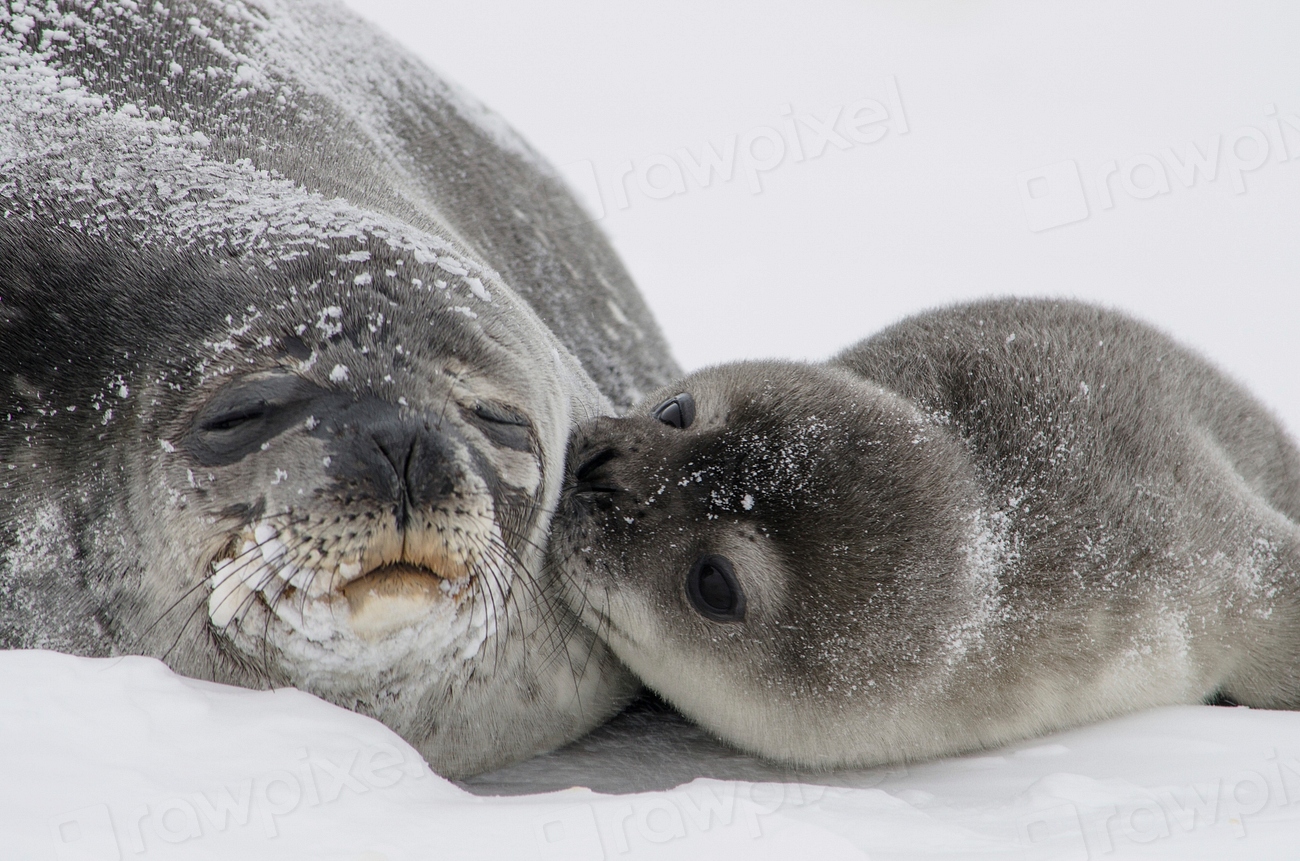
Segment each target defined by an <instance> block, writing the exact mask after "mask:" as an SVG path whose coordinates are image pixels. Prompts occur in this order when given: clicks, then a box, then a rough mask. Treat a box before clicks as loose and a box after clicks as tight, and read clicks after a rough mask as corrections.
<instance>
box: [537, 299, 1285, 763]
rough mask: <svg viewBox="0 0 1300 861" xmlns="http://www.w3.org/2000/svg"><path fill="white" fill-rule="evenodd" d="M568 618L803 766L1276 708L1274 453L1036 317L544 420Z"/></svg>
mask: <svg viewBox="0 0 1300 861" xmlns="http://www.w3.org/2000/svg"><path fill="white" fill-rule="evenodd" d="M572 446H573V450H572V459H571V463H572V467H571V474H570V477H569V483H568V485H567V487H566V491H565V494H564V500H563V502H562V505H561V509H560V515H559V519H558V522H559V523H560V524H561V530H560V532H559V533H558V534H557V536H556V537H555V538H554V539H553V541H554V544H553V546H554V548H555V551H556V555H557V559H558V560H560V562H561V563H562V566H561V567H562V579H563V581H564V583H565V585H566V590H567V592H566V594H567V598H568V600H569V602H570V603H571V605H572V606H573V608H574V609H575V610H576V611H578V612H580V613H581V614H582V616H583V618H585V619H586V620H587V622H588V624H590V625H591V626H592V627H594V628H596V629H597V630H598V631H599V633H600V634H601V636H603V637H604V638H605V639H607V641H608V642H609V643H610V644H611V646H612V647H613V649H614V651H615V652H616V653H617V654H618V655H619V657H621V658H622V659H623V660H624V661H625V662H626V663H627V664H628V666H629V667H631V668H632V670H633V671H635V672H636V673H637V674H638V675H640V676H641V678H642V679H644V680H645V681H646V683H647V684H648V685H650V686H651V687H652V688H654V689H655V690H657V691H659V692H660V693H661V694H662V695H663V696H664V697H665V698H667V699H668V700H670V701H671V702H672V703H673V704H675V705H676V706H677V707H679V708H680V709H681V710H682V711H683V712H684V713H685V714H686V715H688V716H689V717H692V718H694V719H695V720H697V721H699V722H700V723H701V724H703V725H704V726H705V727H706V728H708V729H710V730H712V731H713V732H715V733H717V734H718V735H719V736H720V737H721V738H723V739H725V740H727V741H730V742H731V743H733V744H735V745H737V746H740V747H742V748H744V749H746V750H749V751H751V752H755V753H758V754H760V755H763V756H765V757H769V758H772V759H775V760H780V761H783V762H786V763H791V764H796V765H800V766H812V767H839V766H860V765H870V764H876V763H884V762H890V761H899V760H912V759H921V758H926V757H933V756H937V755H942V754H949V753H956V752H960V751H966V750H973V749H977V748H984V747H990V746H994V745H998V744H1001V743H1004V742H1007V741H1011V740H1014V739H1022V738H1026V737H1030V736H1034V735H1037V734H1040V733H1045V732H1048V731H1051V730H1055V729H1058V728H1063V727H1068V726H1071V725H1076V724H1081V723H1084V722H1087V721H1093V720H1098V719H1101V718H1105V717H1109V716H1112V715H1117V714H1121V713H1124V712H1129V711H1133V710H1135V709H1141V708H1147V707H1152V706H1160V705H1169V704H1176V703H1199V702H1204V701H1206V700H1207V699H1212V698H1215V697H1223V698H1227V699H1230V700H1232V701H1235V702H1237V703H1243V704H1246V705H1250V706H1257V707H1262V708H1295V707H1297V706H1300V455H1298V454H1297V450H1296V447H1295V446H1294V445H1293V443H1292V442H1291V440H1290V439H1288V437H1287V435H1286V433H1285V431H1284V430H1283V428H1282V427H1281V426H1280V425H1279V424H1278V422H1277V421H1276V420H1274V419H1273V418H1272V417H1271V416H1270V415H1269V414H1268V413H1267V412H1266V410H1265V409H1264V408H1263V407H1261V406H1260V405H1259V403H1258V402H1256V401H1255V400H1254V399H1253V398H1252V397H1251V396H1250V395H1249V394H1248V393H1247V392H1246V391H1244V390H1243V389H1242V388H1241V387H1240V386H1238V385H1237V384H1235V383H1233V382H1232V381H1231V380H1229V379H1227V378H1226V377H1225V376H1224V375H1223V374H1221V373H1220V372H1218V371H1217V370H1215V369H1214V368H1213V367H1211V366H1210V365H1209V364H1208V363H1207V362H1205V361H1203V360H1202V359H1201V358H1199V357H1198V356H1196V355H1195V354H1193V353H1192V352H1190V351H1189V350H1187V349H1185V348H1183V347H1181V346H1179V345H1178V344H1176V343H1174V342H1173V341H1171V340H1170V339H1169V338H1167V337H1165V336H1164V335H1162V334H1160V333H1159V332H1157V331H1155V330H1153V329H1152V328H1150V327H1148V326H1146V325H1144V324H1141V323H1139V322H1136V321H1134V320H1132V319H1130V318H1128V317H1125V316H1122V315H1120V314H1118V313H1114V312H1110V311H1106V310H1102V309H1100V308H1096V307H1091V306H1088V305H1082V304H1074V303H1070V302H1051V301H990V302H983V303H979V304H973V305H965V306H961V307H956V308H952V309H948V310H941V311H936V312H932V313H926V314H921V315H919V316H916V317H913V318H911V319H909V320H906V321H904V322H902V323H899V324H898V325H896V326H894V327H892V328H890V329H888V330H886V331H884V332H883V333H881V334H879V335H877V336H875V337H873V338H870V339H868V340H866V341H864V342H862V343H860V344H858V345H857V346H855V347H852V348H851V349H849V350H847V351H846V352H844V353H842V354H841V355H839V356H838V357H836V358H834V359H833V360H831V361H829V362H827V363H825V364H822V365H810V364H798V363H788V362H746V363H741V364H737V365H730V366H722V367H717V368H713V369H709V370H705V371H701V372H699V373H697V374H695V375H693V376H689V377H687V378H686V379H685V380H683V381H681V382H678V383H675V384H673V385H672V386H671V387H668V388H665V389H662V390H661V391H660V392H658V393H656V394H655V395H654V396H652V397H651V399H650V401H649V403H648V404H647V405H645V406H643V407H641V408H639V409H637V410H635V411H634V414H633V415H630V416H628V417H625V418H598V419H595V420H594V421H591V422H588V423H584V425H583V426H582V427H581V428H580V430H579V431H578V432H577V433H576V434H575V437H574V440H573V443H572Z"/></svg>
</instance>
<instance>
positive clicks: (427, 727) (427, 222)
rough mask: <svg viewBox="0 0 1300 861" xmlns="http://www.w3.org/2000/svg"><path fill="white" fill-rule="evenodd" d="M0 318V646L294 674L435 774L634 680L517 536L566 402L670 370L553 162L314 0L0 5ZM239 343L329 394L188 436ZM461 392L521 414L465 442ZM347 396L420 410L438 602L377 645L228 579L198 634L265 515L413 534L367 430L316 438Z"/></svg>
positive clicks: (586, 408)
mask: <svg viewBox="0 0 1300 861" xmlns="http://www.w3.org/2000/svg"><path fill="white" fill-rule="evenodd" d="M0 345H2V346H0V646H3V647H6V648H20V647H21V648H49V649H58V650H63V651H68V652H74V653H78V654H87V655H108V654H124V653H129V654H144V655H152V656H156V657H159V658H162V659H164V660H166V661H167V662H168V664H169V665H170V666H172V667H173V668H175V669H177V670H178V671H180V672H182V673H186V674H189V675H193V676H198V677H201V678H208V679H214V680H218V681H223V682H230V683H235V684H242V685H251V686H270V685H286V684H292V685H296V686H299V687H301V688H303V689H305V690H308V691H312V692H314V693H317V694H319V695H321V696H323V697H326V698H328V699H330V700H332V701H333V702H336V703H339V704H341V705H344V706H346V707H349V708H353V709H357V710H359V711H362V712H365V713H367V714H370V715H373V716H375V717H377V718H379V719H381V720H383V721H385V722H387V723H388V724H389V725H390V726H392V727H393V728H394V729H395V730H397V731H398V732H400V733H401V734H402V735H404V736H405V737H406V738H407V739H408V740H409V741H410V742H411V743H412V744H414V745H415V746H416V747H417V748H418V749H419V750H420V751H421V752H422V753H423V754H424V755H425V756H426V758H428V760H429V762H430V763H431V764H432V765H433V766H434V767H435V768H436V769H437V770H439V771H440V772H442V773H444V774H447V775H463V774H469V773H473V772H476V771H481V770H483V769H486V768H491V767H495V766H499V765H501V764H503V763H506V762H510V761H512V760H515V759H518V758H521V757H526V756H529V755H531V754H534V753H536V752H538V751H541V750H546V749H549V748H552V747H554V746H556V745H559V744H561V743H563V742H564V741H566V740H567V739H571V738H573V737H575V736H576V735H579V734H580V733H582V732H584V731H585V730H586V729H588V728H589V727H591V726H593V725H594V724H596V723H598V722H600V721H602V720H604V719H605V718H606V717H607V716H608V715H609V714H610V713H611V712H613V711H615V710H617V708H618V707H619V706H620V705H621V704H622V703H623V702H624V700H625V699H626V698H627V696H629V695H630V694H631V692H632V690H633V689H634V687H635V683H634V681H633V680H632V679H631V678H630V677H629V675H628V674H627V672H626V670H625V669H624V668H622V667H621V666H620V665H619V664H618V663H617V661H615V660H613V659H612V658H611V657H610V656H609V654H608V651H607V650H606V649H605V647H604V646H602V645H601V644H600V643H599V642H597V641H595V640H594V639H593V637H592V635H591V633H590V632H589V631H585V630H584V629H582V627H581V626H580V625H578V624H576V622H575V620H574V619H573V617H572V615H571V614H570V613H569V612H568V611H567V610H566V609H565V608H564V606H563V605H562V604H561V603H560V602H559V601H558V600H556V599H555V598H554V596H553V595H552V593H551V591H550V585H549V584H548V583H547V582H545V579H544V575H543V572H542V570H541V569H542V564H541V560H542V554H543V551H544V545H545V542H546V536H547V533H548V529H549V517H550V513H551V510H552V508H553V506H554V502H555V500H556V498H557V496H558V491H559V484H560V478H561V475H562V464H563V457H564V451H565V442H566V439H567V435H568V432H569V429H570V427H571V425H572V423H573V422H574V421H576V419H577V418H580V417H588V416H591V415H594V414H599V413H607V412H613V411H615V410H618V409H621V408H625V407H626V406H627V405H629V404H631V403H632V402H634V401H635V400H637V399H638V398H639V397H640V395H641V393H642V392H643V391H645V390H647V389H649V388H653V387H655V386H657V385H660V384H662V383H663V381H665V380H667V379H669V378H671V377H672V376H673V375H674V374H676V373H677V371H676V368H675V366H674V364H673V362H672V359H671V357H670V356H669V353H668V351H667V348H666V346H665V345H664V342H663V340H662V337H661V336H660V334H659V332H658V329H657V327H656V325H655V323H654V321H653V320H652V319H651V317H650V315H649V312H648V311H647V309H646V308H645V305H644V303H643V302H642V301H641V299H640V297H639V295H638V294H637V292H636V290H635V287H634V286H633V284H632V283H631V281H630V279H629V278H628V276H627V274H626V272H625V271H624V270H623V268H622V266H621V265H620V264H619V262H618V260H617V259H616V258H615V256H614V254H613V252H612V251H611V249H610V247H609V246H608V244H607V243H606V242H605V240H604V239H603V237H602V236H601V235H600V234H599V232H598V231H597V230H596V229H594V228H593V226H592V225H591V224H590V223H588V221H587V219H586V217H585V216H583V215H582V213H581V211H580V209H579V207H578V205H577V204H576V202H575V201H574V200H573V199H572V197H571V196H570V195H569V194H568V193H567V191H566V190H565V189H564V187H563V185H562V183H561V182H560V181H559V179H558V177H557V175H556V174H555V173H554V171H553V170H552V169H550V168H549V167H548V166H547V165H545V164H544V163H543V162H542V160H541V159H540V158H538V157H537V156H536V154H535V153H533V152H532V150H531V149H530V148H529V147H528V146H527V145H526V144H525V143H523V142H522V141H520V140H519V139H518V137H517V136H515V135H514V133H513V132H511V131H510V130H509V129H508V128H506V127H505V126H504V124H503V123H501V121H500V120H499V119H497V118H496V117H494V116H492V115H491V114H490V113H489V112H488V111H486V110H485V109H484V108H482V107H481V106H479V105H477V104H476V103H475V102H474V101H473V100H472V99H469V98H467V97H466V96H464V95H463V94H461V93H459V92H457V91H456V90H455V89H453V88H452V87H450V86H448V85H447V84H445V83H444V82H442V81H440V80H438V79H437V78H436V77H434V76H433V75H432V74H431V73H430V72H429V71H428V70H427V69H426V68H424V67H423V66H422V65H421V64H420V63H419V62H418V61H416V60H414V58H412V57H411V56H410V55H408V54H407V53H406V52H405V51H403V50H401V49H399V48H397V47H396V46H395V45H393V44H391V43H390V42H388V41H387V40H386V39H384V38H383V37H382V36H380V35H379V34H377V33H375V32H374V31H373V30H372V29H371V28H370V27H368V26H367V25H366V24H365V23H363V22H361V21H359V20H358V19H356V18H355V16H353V15H351V14H350V13H348V12H347V11H346V10H345V9H343V8H341V7H340V6H339V5H337V4H334V3H316V2H287V3H286V2H279V0H255V2H241V0H234V2H224V0H223V2H204V0H174V2H173V0H167V2H164V3H153V4H151V3H133V2H118V0H103V2H72V0H69V2H60V0H50V2H41V3H29V4H13V3H3V2H0ZM259 374H279V375H281V376H285V375H288V376H293V377H295V378H296V379H298V380H300V381H301V382H302V383H303V385H305V386H309V387H310V390H311V391H312V392H313V393H314V394H313V395H312V397H313V398H315V399H316V400H314V401H312V402H313V403H317V404H322V405H326V404H333V405H335V407H337V410H336V411H335V412H333V413H331V414H322V415H313V416H310V417H304V416H299V417H298V419H300V420H303V419H305V424H304V421H297V422H295V424H294V425H293V427H285V428H282V429H281V431H282V432H279V433H277V434H276V435H275V436H274V437H273V438H270V439H268V441H267V444H266V445H265V446H263V447H262V449H261V450H257V449H256V447H254V448H253V449H252V450H250V451H248V452H245V453H243V454H242V455H241V456H240V457H239V458H238V459H237V460H236V461H234V462H222V463H210V462H209V463H205V462H203V461H202V458H198V457H196V456H195V453H194V451H193V450H192V449H190V448H188V447H187V445H188V444H187V442H186V440H187V439H188V438H189V437H188V435H189V434H191V433H192V432H193V429H194V422H195V420H196V419H195V417H196V415H198V414H199V413H200V411H201V410H202V409H203V408H204V406H205V405H206V404H209V403H211V399H212V398H213V397H214V396H215V395H216V394H217V393H219V392H222V391H225V390H227V389H228V387H230V386H232V385H238V384H239V383H240V381H243V380H248V379H251V378H253V377H255V376H256V375H259ZM484 400H490V401H493V402H500V403H504V404H506V405H507V406H508V407H509V409H511V410H513V411H516V412H518V413H519V414H521V415H523V416H525V417H526V419H527V422H526V424H527V430H526V431H523V430H518V429H516V430H517V432H518V433H520V434H526V435H527V436H526V443H522V444H521V443H518V441H516V442H515V443H514V444H512V445H498V444H496V443H495V442H494V441H493V438H492V432H491V430H490V429H488V430H485V428H484V424H483V422H481V421H478V422H476V420H475V413H474V410H475V408H476V404H478V403H480V402H481V401H484ZM348 410H350V411H351V412H350V413H349V414H350V415H353V416H355V415H361V414H366V413H368V412H383V411H387V412H388V413H391V414H392V415H393V416H395V417H398V418H400V420H402V421H406V422H423V423H424V425H425V426H426V427H436V428H438V431H439V432H440V433H441V432H445V437H446V440H447V444H446V448H447V451H449V452H452V455H449V460H450V462H451V466H450V467H449V471H448V473H447V475H445V476H442V478H444V479H445V480H446V481H447V483H448V487H450V488H451V490H450V491H449V495H448V496H447V498H448V499H453V500H455V502H454V503H451V502H448V503H444V504H443V505H442V507H441V508H437V509H436V510H427V511H419V512H416V515H417V516H421V515H422V517H423V519H422V520H421V522H422V523H423V527H424V528H423V532H422V533H421V535H420V536H418V540H419V541H420V542H423V543H424V545H426V546H425V547H424V550H425V551H427V552H426V553H425V555H426V556H433V557H438V558H444V559H449V560H451V561H452V562H453V563H455V564H454V565H453V566H452V567H453V568H455V569H456V570H455V571H454V573H456V574H460V573H463V572H462V571H460V567H461V563H462V562H463V563H464V565H466V566H470V567H473V566H474V565H477V568H475V569H474V572H473V573H474V574H475V575H476V577H477V579H476V581H475V582H476V583H477V584H478V585H477V586H475V587H474V591H472V594H471V597H469V598H466V599H464V600H461V603H460V604H458V605H456V606H455V607H454V608H452V609H448V607H449V606H450V601H444V602H443V604H444V606H443V609H445V610H447V612H448V614H449V616H450V620H449V621H447V623H446V625H442V623H441V622H440V621H439V619H437V618H431V619H427V620H425V622H424V624H422V625H413V626H409V627H407V628H404V629H402V630H400V631H397V632H395V633H390V635H388V636H386V637H385V638H383V639H382V640H381V641H377V642H372V641H370V640H365V639H364V638H358V637H356V636H353V635H352V634H351V633H349V632H348V631H347V625H346V624H345V622H346V619H345V618H343V619H341V620H340V621H339V623H338V624H337V625H336V626H334V630H333V633H334V634H336V635H337V638H336V639H334V640H329V639H328V637H327V636H326V635H321V637H324V638H325V639H326V640H328V642H325V644H324V645H322V644H321V642H318V641H317V640H310V638H307V639H304V638H303V637H302V636H299V635H298V633H297V632H295V631H294V630H288V629H284V628H282V626H279V623H278V622H277V621H276V620H275V619H274V618H273V617H272V616H271V615H269V614H267V613H266V612H265V608H264V607H261V606H259V605H256V604H249V605H245V606H242V607H241V608H240V612H241V613H245V611H249V612H253V613H254V614H256V613H261V615H260V616H257V615H254V616H253V617H252V618H251V619H250V618H249V616H247V615H244V617H243V621H244V622H245V624H244V625H243V627H242V628H239V629H238V630H237V631H236V630H235V628H233V627H232V628H229V629H222V630H217V629H216V628H215V627H214V625H213V624H211V623H210V617H209V613H208V608H207V606H206V601H207V597H208V593H209V591H210V586H209V585H208V578H209V577H210V576H211V575H212V574H213V568H214V564H215V562H216V561H217V560H219V559H220V558H221V557H222V554H228V553H229V552H233V551H229V550H228V549H227V548H229V547H232V546H234V547H237V546H238V540H239V538H238V537H239V535H240V534H241V531H244V532H246V531H247V530H249V529H250V528H252V526H253V524H254V523H257V522H258V521H259V520H261V519H262V518H267V519H269V520H272V521H274V525H275V526H277V528H280V529H281V530H282V531H281V535H282V536H284V537H285V540H286V541H290V543H293V544H294V552H302V553H304V554H305V553H306V552H307V551H306V548H307V547H308V546H314V547H321V548H326V549H328V550H330V551H331V552H334V553H335V555H337V554H338V553H351V554H353V555H361V556H362V557H363V558H364V554H365V553H366V552H368V551H367V550H366V545H367V542H369V543H370V544H371V545H374V544H377V543H384V544H386V545H388V546H389V547H390V548H391V547H396V548H397V549H396V550H395V551H392V552H391V553H389V552H387V551H385V554H379V555H381V556H383V559H382V560H381V561H383V563H384V564H390V563H392V561H393V560H392V559H391V558H390V557H391V556H393V555H394V554H400V553H405V552H406V548H405V545H404V543H403V542H404V541H405V540H406V539H410V542H411V543H415V542H416V540H417V539H416V537H412V533H411V532H410V531H408V532H407V533H404V534H403V535H395V534H394V529H393V528H392V526H393V524H392V522H390V521H393V520H394V515H393V513H392V511H390V510H389V509H387V508H384V507H382V506H380V505H379V504H378V503H377V502H376V500H375V498H372V497H368V496H366V494H365V493H362V492H358V491H356V490H355V488H353V487H352V486H351V485H349V484H348V483H347V482H346V481H345V480H344V479H342V478H340V475H341V473H340V469H341V467H342V466H343V465H344V461H346V460H347V458H348V457H349V456H350V455H357V456H358V457H362V456H363V454H364V456H366V457H375V456H377V455H375V453H374V452H373V451H370V450H369V449H367V452H366V453H359V452H360V447H363V444H365V443H367V440H365V439H364V438H361V439H359V441H358V442H357V446H358V447H356V448H348V447H347V446H346V445H345V444H344V443H342V442H340V440H343V439H344V438H345V437H346V435H347V434H346V432H347V431H348V430H349V429H352V430H354V431H355V429H356V428H357V427H360V426H362V425H361V424H359V423H358V421H352V420H349V421H351V422H352V423H351V424H348V423H346V422H343V421H342V419H339V418H338V416H339V415H341V414H342V413H343V412H345V411H348ZM335 419H338V421H337V422H336V425H337V426H336V427H335V429H334V430H335V431H337V433H335V436H334V438H330V437H329V436H328V435H329V433H330V432H331V431H330V426H331V421H333V420H335ZM395 420H396V419H395ZM354 435H355V434H354ZM394 466H396V464H394ZM381 522H382V523H381ZM402 522H405V520H402ZM453 533H455V535H456V536H458V537H457V538H455V539H454V540H453V538H451V537H448V538H447V543H446V546H445V547H443V548H441V550H440V549H439V548H437V547H432V548H430V547H429V546H428V545H431V544H434V543H436V542H437V540H439V539H437V538H436V536H437V535H439V534H445V535H447V536H452V534H453ZM231 542H235V543H234V544H232V543H231ZM441 551H445V552H441ZM471 558H472V559H473V560H476V561H472V562H467V561H465V560H467V559H471ZM426 567H427V566H426ZM467 594H469V593H467ZM340 606H342V607H343V608H344V613H346V607H347V606H348V605H347V603H346V602H343V603H342V604H341V605H340ZM453 610H454V612H453ZM323 615H324V617H325V618H326V619H327V620H328V619H329V614H328V613H325V614H323ZM439 618H440V617H439ZM263 622H264V623H265V624H263ZM381 622H382V620H381ZM381 629H383V625H382V624H381V625H380V626H379V628H378V629H375V630H381ZM232 631H234V633H232ZM327 633H328V632H327Z"/></svg>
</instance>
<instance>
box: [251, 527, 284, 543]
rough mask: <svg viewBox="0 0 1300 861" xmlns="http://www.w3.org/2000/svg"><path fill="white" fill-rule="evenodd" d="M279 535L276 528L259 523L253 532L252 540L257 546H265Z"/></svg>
mask: <svg viewBox="0 0 1300 861" xmlns="http://www.w3.org/2000/svg"><path fill="white" fill-rule="evenodd" d="M279 534H280V533H279V532H278V531H277V530H276V528H275V527H274V526H272V525H271V524H269V523H259V524H257V528H256V529H254V530H253V538H255V539H256V540H257V543H258V544H265V543H266V542H268V541H270V540H271V539H272V538H275V537H276V536H277V535H279Z"/></svg>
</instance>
